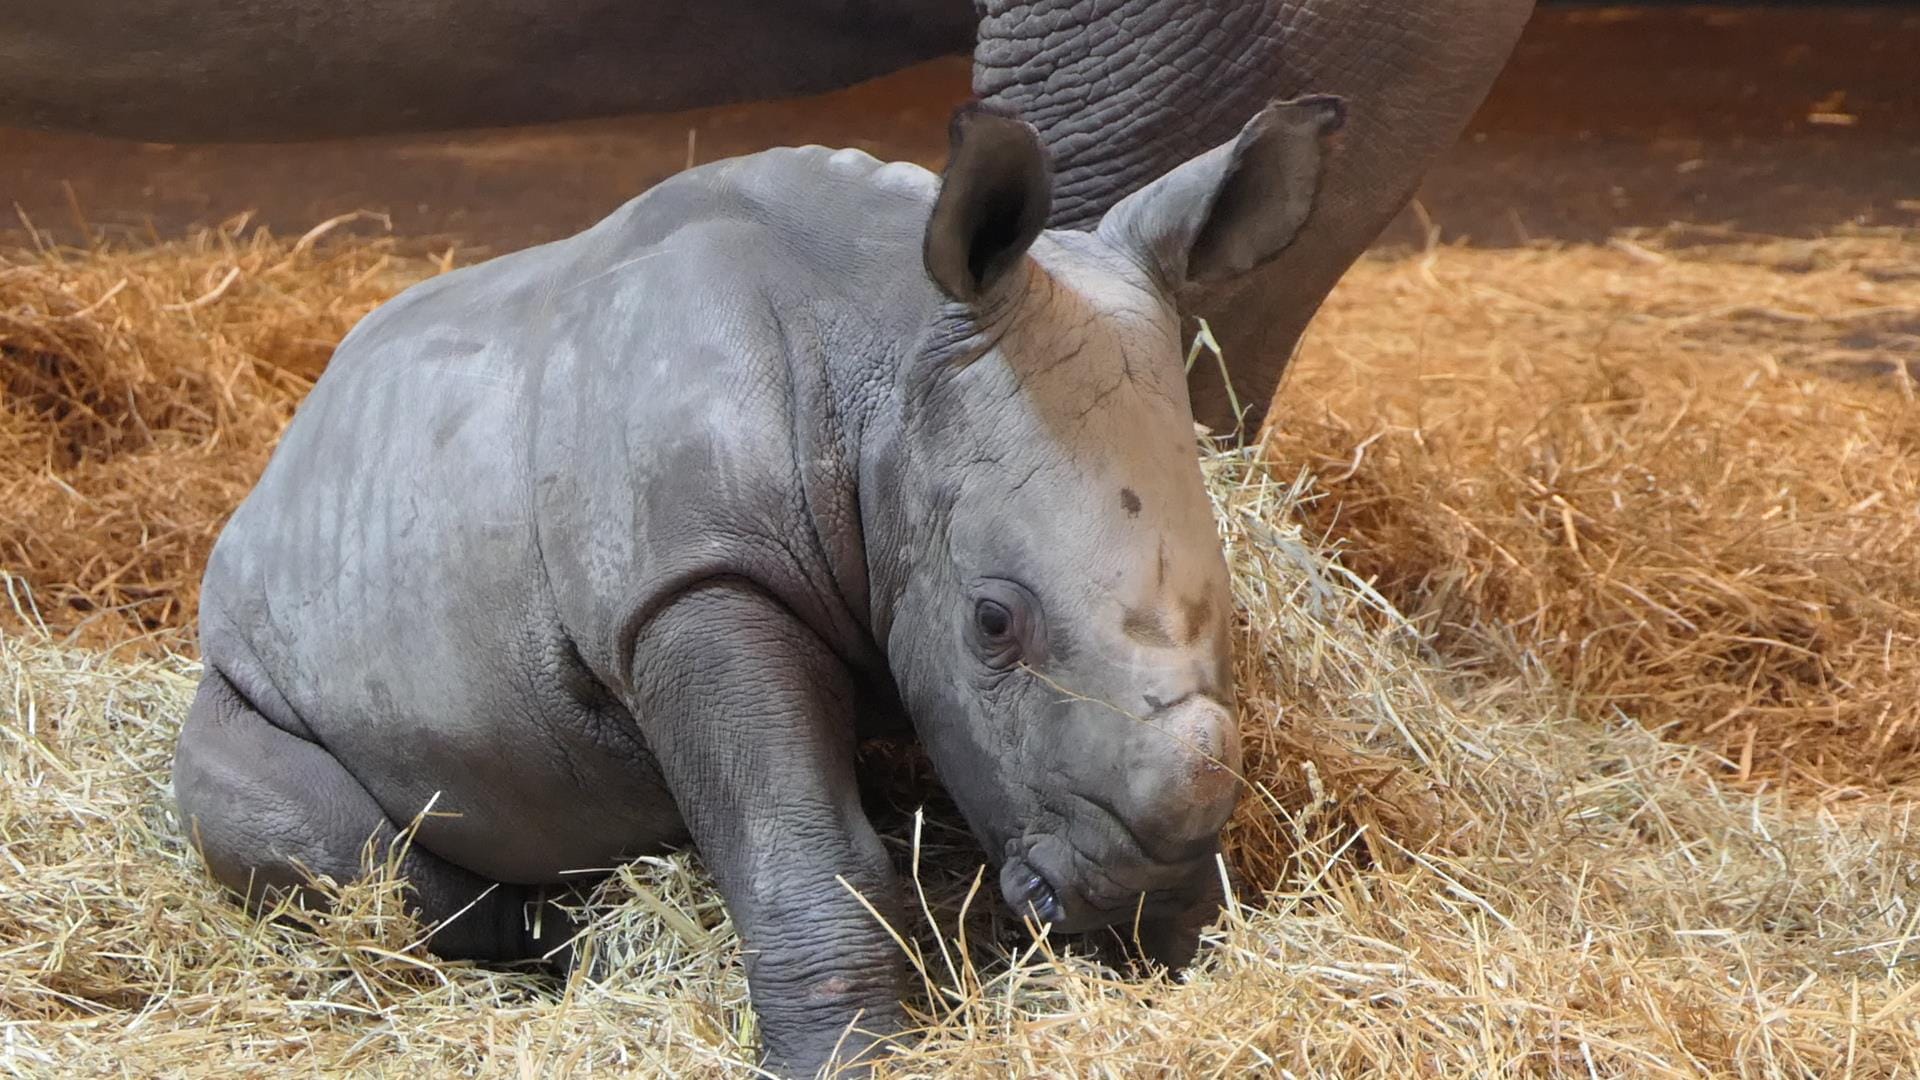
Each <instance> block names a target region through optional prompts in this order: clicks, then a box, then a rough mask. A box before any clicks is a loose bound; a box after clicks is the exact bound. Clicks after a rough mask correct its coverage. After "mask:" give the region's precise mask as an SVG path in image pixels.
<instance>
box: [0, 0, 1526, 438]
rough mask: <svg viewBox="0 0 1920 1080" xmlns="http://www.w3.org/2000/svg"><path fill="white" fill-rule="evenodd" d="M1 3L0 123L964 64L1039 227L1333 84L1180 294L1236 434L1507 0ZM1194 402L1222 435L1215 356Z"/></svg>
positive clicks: (443, 100) (1469, 78)
mask: <svg viewBox="0 0 1920 1080" xmlns="http://www.w3.org/2000/svg"><path fill="white" fill-rule="evenodd" d="M975 7H976V4H975V3H973V2H970V0H899V2H896V3H891V4H884V5H883V4H847V3H838V2H836V3H822V2H818V0H812V2H809V0H783V2H782V3H778V4H750V3H746V2H745V0H705V2H702V3H699V4H667V3H659V2H649V3H637V2H632V0H416V2H410V3H406V4H392V3H383V2H378V0H333V2H329V3H313V2H310V0H146V2H144V3H140V4H131V5H130V4H125V3H117V2H111V0H64V2H60V3H48V2H45V0H0V123H5V124H27V125H32V126H42V127H53V128H67V129H80V130H86V131H94V132H101V133H106V134H114V135H123V136H130V137H134V138H142V139H170V140H220V139H236V138H238V139H290V138H308V137H315V136H322V135H332V134H346V133H359V132H369V131H403V130H422V129H430V128H444V127H466V126H476V125H496V124H509V123H527V122H534V121H544V120H559V119H567V118H572V117H580V116H596V115H608V114H615V113H625V112H636V111H649V110H663V109H676V108H685V107H689V106H695V105H710V104H719V103H722V102H727V101H743V100H752V99H757V98H766V97H780V96H788V95H793V94H800V93H808V92H813V91H820V90H827V89H831V88H833V87H836V86H844V85H847V84H850V83H853V82H857V81H859V80H862V79H866V78H870V77H873V76H876V75H879V74H882V73H884V72H887V71H892V70H894V69H896V68H900V67H904V66H906V65H908V64H912V63H914V62H916V61H920V60H925V59H928V58H930V57H934V56H938V55H942V54H946V53H954V52H961V51H964V50H966V49H967V48H968V47H969V46H971V47H972V48H973V55H974V88H975V90H976V91H977V92H978V93H979V94H980V95H982V96H983V97H984V99H985V100H986V101H987V102H988V103H989V104H991V105H994V106H996V107H998V108H1000V109H1002V110H1004V111H1008V112H1012V113H1015V114H1017V115H1021V116H1024V117H1026V118H1027V119H1028V120H1029V121H1031V122H1032V123H1033V125H1034V126H1035V127H1036V128H1037V129H1038V130H1039V132H1040V136H1041V140H1042V142H1043V144H1044V145H1045V146H1046V148H1047V150H1048V152H1049V154H1050V155H1051V157H1052V160H1053V162H1054V165H1055V175H1056V177H1057V178H1058V186H1057V189H1056V192H1055V198H1054V203H1053V217H1052V224H1053V225H1055V226H1058V227H1063V228H1088V227H1091V226H1092V225H1093V224H1094V223H1095V222H1097V221H1098V220H1099V219H1100V217H1101V215H1102V214H1104V213H1105V212H1106V211H1107V209H1108V208H1109V207H1111V206H1113V204H1114V203H1116V202H1118V201H1119V200H1120V199H1121V198H1122V197H1123V196H1125V195H1126V194H1127V193H1129V192H1132V191H1135V190H1138V189H1139V187H1140V186H1141V185H1143V184H1145V183H1146V182H1147V181H1149V180H1152V179H1153V178H1155V177H1157V176H1160V175H1161V174H1163V173H1165V172H1166V171H1167V170H1169V169H1171V168H1173V167H1174V166H1175V165H1177V164H1179V163H1180V162H1182V161H1185V160H1187V159H1188V158H1190V157H1193V156H1194V155H1195V154H1198V153H1200V152H1202V151H1204V150H1205V149H1207V148H1208V147H1211V146H1214V145H1216V144H1218V143H1220V142H1222V141H1224V140H1226V139H1227V138H1229V137H1231V136H1232V134H1233V132H1234V131H1235V130H1236V129H1237V128H1238V127H1239V125H1240V123H1241V121H1242V120H1244V119H1245V118H1246V117H1247V116H1248V115H1250V114H1251V113H1252V112H1253V111H1254V110H1255V109H1257V108H1259V107H1260V106H1262V105H1264V104H1265V103H1266V102H1268V101H1270V100H1273V99H1275V98H1287V97H1292V96H1295V95H1298V94H1304V93H1310V92H1311V93H1328V94H1336V95H1339V96H1341V97H1344V98H1345V99H1347V101H1348V102H1349V103H1350V104H1351V106H1352V111H1353V117H1354V126H1353V128H1352V129H1351V142H1352V143H1353V147H1352V148H1351V149H1350V150H1349V151H1348V152H1346V153H1344V154H1342V155H1341V156H1340V157H1339V158H1338V159H1337V160H1336V161H1335V162H1333V163H1332V165H1331V167H1330V169H1331V171H1330V172H1329V173H1328V176H1327V184H1326V197H1325V199H1324V200H1323V201H1322V204H1321V206H1320V207H1319V210H1318V211H1317V212H1316V213H1315V215H1314V219H1313V221H1312V222H1310V223H1309V224H1308V226H1307V228H1306V231H1305V232H1304V233H1303V234H1302V235H1301V236H1300V238H1299V239H1298V240H1297V241H1296V242H1295V243H1294V244H1293V245H1292V246H1291V247H1290V248H1289V249H1288V251H1287V252H1286V253H1285V254H1284V255H1282V256H1281V257H1280V258H1279V259H1277V260H1275V261H1274V262H1273V263H1271V264H1269V265H1268V267H1267V268H1266V269H1265V270H1264V271H1262V272H1261V273H1257V274H1253V275H1249V276H1248V277H1246V278H1243V279H1241V280H1239V281H1236V282H1232V283H1228V284H1221V285H1215V286H1213V287H1210V288H1203V289H1192V290H1189V291H1187V292H1186V293H1185V294H1183V295H1182V296H1181V297H1180V304H1181V309H1182V311H1183V312H1185V313H1186V314H1188V315H1200V316H1202V317H1205V318H1207V319H1208V320H1209V321H1210V323H1211V324H1212V326H1213V327H1214V330H1215V333H1216V335H1217V336H1218V337H1219V338H1220V340H1221V342H1222V344H1223V345H1224V346H1225V353H1226V356H1227V358H1228V360H1229V363H1230V365H1231V369H1232V375H1233V382H1234V387H1235V390H1236V391H1237V393H1238V398H1239V400H1240V402H1241V403H1242V404H1243V405H1244V406H1245V407H1246V409H1247V412H1246V417H1245V418H1246V421H1247V424H1248V430H1249V431H1252V430H1256V429H1257V428H1258V426H1259V423H1260V421H1261V420H1262V419H1263V418H1264V416H1265V413H1266V408H1267V402H1268V400H1269V399H1270V398H1271V397H1272V394H1273V390H1274V388H1275V387H1276V386H1277V385H1278V381H1279V378H1280V375H1281V373H1282V371H1283V370H1284V369H1285V366H1286V363H1287V361H1288V359H1289V357H1290V356H1291V354H1292V351H1293V347H1294V344H1295V342H1296V341H1297V340H1298V339H1299V336H1300V334H1301V332H1302V331H1303V330H1304V329H1305V327H1306V325H1307V322H1308V320H1309V319H1310V318H1311V317H1312V315H1313V313H1314V311H1315V310H1316V309H1318V307H1319V305H1320V302H1321V301H1322V300H1323V299H1324V298H1325V297H1326V294H1327V293H1328V291H1329V290H1331V289H1332V287H1333V285H1334V283H1335V282H1336V281H1338V280H1339V278H1340V276H1341V275H1342V274H1343V273H1345V272H1346V269H1347V267H1348V266H1350V265H1351V264H1352V262H1353V260H1354V259H1355V258H1357V257H1358V256H1359V254H1360V252H1362V251H1363V250H1365V249H1366V247H1367V245H1368V244H1370V243H1372V241H1373V240H1374V238H1375V237H1377V236H1378V235H1379V234H1380V231H1381V230H1382V229H1384V228H1385V227H1386V225H1387V223H1388V222H1389V221H1391V220H1392V218H1393V216H1394V215H1395V214H1396V213H1398V212H1399V210H1400V209H1401V207H1403V206H1404V205H1405V204H1406V202H1407V200H1408V199H1409V198H1410V197H1411V196H1412V194H1413V192H1414V190H1415V188H1416V187H1417V186H1418V184H1419V182H1420V177H1421V175H1422V174H1423V173H1424V172H1425V171H1426V169H1427V167H1428V165H1429V164H1430V163H1431V162H1432V160H1433V158H1434V156H1435V155H1436V154H1437V153H1438V152H1439V151H1440V150H1441V149H1443V148H1444V147H1446V146H1447V145H1448V144H1450V143H1451V142H1453V140H1454V139H1455V138H1457V137H1458V136H1459V133H1460V130H1461V128H1462V127H1463V126H1464V125H1465V123H1466V121H1467V118H1468V117H1469V116H1470V115H1471V114H1472V112H1473V110H1474V109H1475V108H1476V107H1478V105H1479V103H1480V101H1481V99H1482V98H1483V97H1485V95H1486V92H1487V89H1488V87H1489V86H1491V84H1492V82H1493V78H1494V76H1495V75H1496V74H1497V73H1498V72H1499V70H1500V68H1501V66H1502V65H1504V64H1505V63H1506V58H1507V55H1508V53H1509V52H1511V51H1512V48H1513V43H1514V41H1515V39H1516V38H1517V37H1518V35H1519V31H1520V27H1521V25H1522V24H1523V23H1524V22H1525V21H1526V19H1527V17H1528V15H1529V14H1531V12H1532V10H1533V2H1532V0H1033V2H1025V3H1016V2H1014V0H977V7H978V13H977V15H976V12H975V10H974V8H975ZM1192 394H1193V400H1194V406H1195V409H1196V416H1197V417H1198V418H1199V419H1200V420H1202V421H1204V422H1205V423H1207V424H1209V425H1210V426H1212V427H1213V428H1215V429H1216V430H1219V431H1229V430H1232V429H1233V428H1234V426H1235V422H1236V420H1235V416H1234V410H1233V409H1232V408H1230V407H1229V396H1228V395H1227V393H1226V392H1225V387H1224V384H1223V383H1222V380H1221V379H1220V376H1219V373H1218V368H1217V366H1214V365H1200V366H1198V367H1197V368H1196V370H1195V373H1194V376H1193V385H1192Z"/></svg>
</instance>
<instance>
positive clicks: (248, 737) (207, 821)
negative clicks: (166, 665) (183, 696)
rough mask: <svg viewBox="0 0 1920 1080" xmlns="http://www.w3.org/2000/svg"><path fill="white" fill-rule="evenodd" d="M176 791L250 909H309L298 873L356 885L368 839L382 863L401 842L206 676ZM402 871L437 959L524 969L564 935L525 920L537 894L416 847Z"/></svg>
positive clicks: (213, 863) (348, 779) (297, 745)
mask: <svg viewBox="0 0 1920 1080" xmlns="http://www.w3.org/2000/svg"><path fill="white" fill-rule="evenodd" d="M173 786H174V797H175V799H176V800H177V801H178V804H179V809H180V815H181V819H182V822H183V824H184V826H185V828H186V829H187V833H188V836H189V837H190V838H191V839H192V840H193V842H194V844H195V845H196V846H197V847H199V848H200V851H201V854H202V855H203V857H204V858H205V859H206V861H207V865H208V867H210V868H211V869H212V871H213V875H214V877H215V879H217V880H218V881H219V882H220V883H221V884H222V885H224V886H226V887H227V888H229V889H231V890H233V891H234V892H236V893H239V894H240V895H241V896H243V897H244V898H245V899H246V901H247V904H248V906H249V907H250V908H252V909H254V910H260V909H262V908H264V907H268V906H271V905H272V904H273V903H274V902H276V901H277V900H278V899H279V897H280V896H281V895H283V894H284V893H285V892H286V891H288V890H292V891H295V892H297V893H299V894H301V895H300V899H301V900H302V902H303V903H306V904H307V905H308V906H310V907H311V906H313V905H314V904H316V903H319V902H322V901H320V899H319V898H318V897H317V896H315V894H314V893H313V891H312V890H311V889H309V888H308V887H307V880H308V879H307V876H306V875H305V874H303V873H301V871H300V870H299V869H297V868H296V866H295V863H298V864H299V865H301V866H304V867H305V868H306V869H307V871H308V872H310V873H312V874H315V875H326V876H328V877H331V878H333V879H334V880H335V881H340V882H346V881H351V880H353V879H354V878H357V877H359V876H360V872H361V853H362V851H363V849H364V848H365V846H366V844H367V841H368V839H369V838H372V839H373V842H374V844H375V853H376V856H377V857H379V858H381V859H384V858H385V857H386V855H387V853H388V849H389V847H390V845H391V844H392V843H393V842H394V841H395V840H396V839H397V838H398V835H399V831H398V830H397V829H396V828H395V827H394V823H393V821H392V820H391V819H389V818H388V817H387V815H386V813H385V812H384V811H382V810H381V808H380V806H379V805H378V804H377V803H375V802H374V800H373V797H372V796H371V795H369V794H367V791H366V789H365V788H363V787H361V786H360V782H359V781H357V780H355V779H354V778H353V776H352V775H351V774H349V773H348V772H347V770H346V769H345V768H343V767H342V766H341V764H340V763H339V762H338V761H337V760H335V759H334V757H333V755H332V754H330V753H328V752H327V751H326V749H325V748H324V747H322V746H319V745H318V744H316V743H313V742H309V741H307V740H306V739H303V738H301V737H299V736H298V735H294V734H292V733H290V732H287V731H285V730H282V729H281V728H279V727H277V726H275V725H274V724H273V723H272V722H271V721H269V720H268V719H267V718H266V717H264V716H262V715H260V713H259V712H257V711H256V710H255V709H254V708H253V706H252V705H250V704H248V702H247V701H246V699H245V698H244V697H243V696H242V695H241V694H240V693H239V691H237V690H236V689H235V688H234V686H233V684H232V683H231V682H229V681H228V680H227V679H226V677H225V676H223V675H221V674H220V672H218V671H217V670H214V669H213V668H208V669H207V673H206V675H205V676H204V677H202V679H201V681H200V688H199V691H198V693H196V695H195V696H194V699H193V707H192V709H191V711H189V713H188V714H187V722H186V725H185V726H184V727H183V728H182V730H181V732H180V746H179V750H178V752H177V754H176V756H175V758H174V767H173ZM399 870H400V874H401V876H403V877H404V878H405V879H406V881H407V884H408V886H409V890H410V894H411V898H412V905H413V909H414V914H415V915H416V917H417V918H419V919H420V921H421V922H422V923H423V924H425V925H428V926H431V925H433V924H435V923H441V922H445V921H446V920H448V919H452V922H450V923H447V924H446V925H445V926H442V927H441V928H440V929H439V930H437V931H435V933H434V934H433V936H432V937H431V938H429V939H428V941H427V947H428V948H429V949H430V950H431V951H433V952H434V953H435V954H437V955H439V956H442V957H446V958H448V959H465V960H492V961H507V960H524V959H531V958H534V957H540V956H545V955H547V954H548V953H551V952H553V951H554V950H556V949H558V948H561V947H562V946H563V945H564V943H565V942H566V941H567V939H568V938H569V937H570V936H571V935H572V932H573V929H574V927H573V926H572V925H571V924H570V921H569V920H568V918H567V917H566V916H565V915H564V914H563V913H562V912H561V910H560V909H559V908H557V907H553V906H551V905H549V906H547V907H546V909H545V910H544V911H540V912H539V913H538V914H539V915H540V918H538V919H537V920H536V919H535V918H533V917H532V916H533V914H534V912H533V911H532V909H531V907H530V904H532V903H538V902H541V899H542V898H541V896H540V894H539V890H538V889H536V888H534V887H529V886H524V885H504V884H499V883H496V882H492V881H488V880H487V879H485V878H482V877H480V876H479V875H477V874H473V873H471V872H469V871H466V870H463V869H461V868H460V867H457V866H454V865H453V864H451V863H448V862H446V861H444V860H442V859H439V858H437V857H435V856H434V855H433V854H431V853H430V852H427V851H423V850H421V849H420V848H419V847H418V846H417V845H415V846H411V847H409V848H408V849H407V851H406V853H405V854H404V856H403V857H402V858H401V860H400V863H399ZM490 887H491V891H489V888H490ZM462 909H465V910H462ZM456 916H457V917H456ZM536 923H537V924H538V925H537V926H536V925H535V924H536ZM558 955H559V956H561V957H564V956H565V955H566V954H565V953H560V954H558ZM562 963H564V959H563V960H562Z"/></svg>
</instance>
